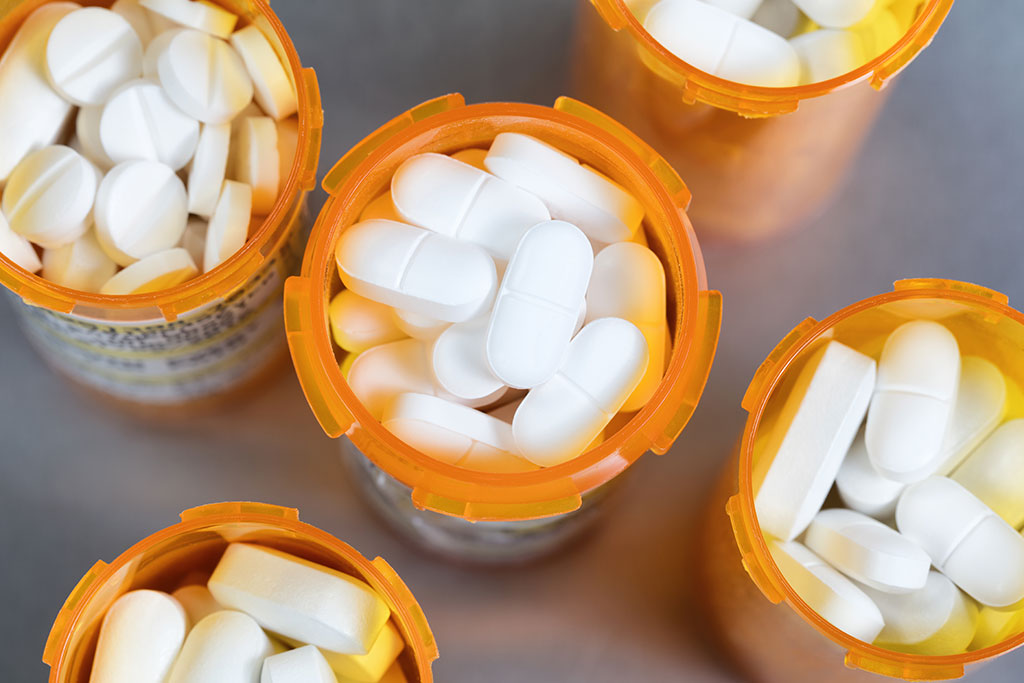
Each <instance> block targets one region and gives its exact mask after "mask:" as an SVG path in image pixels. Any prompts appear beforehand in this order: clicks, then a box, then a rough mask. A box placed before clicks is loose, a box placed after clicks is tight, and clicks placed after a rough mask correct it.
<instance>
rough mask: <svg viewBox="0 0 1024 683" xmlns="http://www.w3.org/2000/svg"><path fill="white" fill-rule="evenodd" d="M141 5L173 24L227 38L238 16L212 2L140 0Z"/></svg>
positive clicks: (233, 28)
mask: <svg viewBox="0 0 1024 683" xmlns="http://www.w3.org/2000/svg"><path fill="white" fill-rule="evenodd" d="M139 4H141V5H142V6H143V7H145V8H146V9H148V10H149V11H150V12H153V13H154V14H158V15H160V16H162V17H164V18H165V19H168V20H170V21H172V22H174V23H175V24H180V25H182V26H187V27H189V28H194V29H196V30H199V31H204V32H206V33H209V34H212V35H215V36H217V37H218V38H227V37H228V36H230V35H231V32H232V31H233V30H235V24H236V23H238V17H237V16H236V15H234V14H232V13H231V12H229V11H227V10H226V9H224V8H223V7H218V6H217V5H215V4H213V3H212V2H195V1H194V0H140V3H139Z"/></svg>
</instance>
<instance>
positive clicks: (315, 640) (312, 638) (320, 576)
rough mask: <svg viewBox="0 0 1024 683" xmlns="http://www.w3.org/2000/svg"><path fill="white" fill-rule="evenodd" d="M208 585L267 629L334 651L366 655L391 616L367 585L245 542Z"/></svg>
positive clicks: (229, 554)
mask: <svg viewBox="0 0 1024 683" xmlns="http://www.w3.org/2000/svg"><path fill="white" fill-rule="evenodd" d="M207 587H208V588H209V589H210V592H211V593H213V597H215V598H216V599H217V602H219V603H220V604H222V605H224V606H225V607H228V608H231V609H238V610H242V611H244V612H245V613H246V614H249V615H251V616H252V617H253V618H255V619H256V620H257V621H258V622H259V623H260V624H261V625H262V626H263V627H264V628H266V629H267V630H269V631H272V632H274V633H277V634H279V635H281V636H284V637H286V638H292V639H295V640H298V641H300V642H303V643H308V644H310V645H316V646H317V647H320V648H324V649H326V650H330V651H332V652H341V653H345V654H366V653H367V652H369V650H370V646H371V645H373V642H374V640H376V638H377V636H378V635H380V632H381V630H382V629H383V628H384V624H385V623H386V622H387V620H388V618H389V617H390V616H391V610H390V608H389V607H388V606H387V603H385V602H384V600H383V599H381V597H380V596H379V595H377V593H376V591H374V590H373V588H371V587H370V586H369V585H368V584H366V583H365V582H364V581H361V580H359V579H357V578H355V577H352V576H349V575H347V574H343V573H341V572H339V571H337V570H335V569H331V568H329V567H325V566H323V565H319V564H316V563H314V562H310V561H308V560H305V559H302V558H300V557H295V556H293V555H289V554H287V553H283V552H281V551H279V550H274V549H271V548H265V547H262V546H255V545H248V544H244V543H232V544H231V545H229V546H228V548H227V550H226V551H224V556H223V557H221V559H220V562H219V563H218V564H217V568H216V569H215V570H214V572H213V576H211V577H210V581H209V583H208V584H207Z"/></svg>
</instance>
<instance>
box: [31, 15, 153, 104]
mask: <svg viewBox="0 0 1024 683" xmlns="http://www.w3.org/2000/svg"><path fill="white" fill-rule="evenodd" d="M46 67H47V73H48V74H49V76H50V83H52V84H53V87H54V88H55V89H56V90H57V91H58V92H59V93H61V94H62V95H64V97H66V98H67V99H68V100H70V101H71V102H73V103H75V104H77V105H79V106H96V105H99V104H103V103H104V102H106V101H107V99H108V98H109V97H110V96H111V94H113V92H114V91H115V90H116V89H117V88H119V87H120V86H121V85H123V84H124V83H127V82H128V81H130V80H132V79H135V78H138V77H139V76H141V75H142V42H141V41H140V40H139V37H138V35H137V34H136V33H135V30H134V29H133V28H132V26H131V24H129V23H128V22H127V21H126V20H125V19H124V18H123V17H122V16H120V15H119V14H116V13H115V12H111V11H110V10H108V9H104V8H102V7H86V8H84V9H80V10H76V11H74V12H72V13H71V14H69V15H67V16H66V17H64V18H63V19H61V20H60V21H59V22H57V25H56V26H54V27H53V32H51V33H50V39H49V40H48V41H47V44H46Z"/></svg>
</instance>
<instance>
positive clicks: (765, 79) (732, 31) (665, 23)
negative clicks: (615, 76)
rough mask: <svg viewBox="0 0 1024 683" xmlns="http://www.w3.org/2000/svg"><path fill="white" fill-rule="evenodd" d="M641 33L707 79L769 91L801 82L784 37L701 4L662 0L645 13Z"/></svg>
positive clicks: (689, 0) (692, 0) (794, 57)
mask: <svg viewBox="0 0 1024 683" xmlns="http://www.w3.org/2000/svg"><path fill="white" fill-rule="evenodd" d="M644 28H645V29H646V30H647V32H648V33H650V34H651V36H652V37H653V38H654V39H655V40H657V41H658V42H659V43H661V45H662V46H663V47H664V48H665V49H667V50H668V51H670V52H671V53H672V54H674V55H675V56H677V57H679V59H682V60H683V61H685V62H688V63H689V64H692V65H693V66H695V67H697V68H698V69H700V70H701V71H706V72H707V73H709V74H713V75H715V76H719V77H721V78H725V79H728V80H731V81H736V82H737V83H745V84H747V85H757V86H763V87H769V88H780V87H781V88H785V87H791V86H795V85H799V83H800V60H799V58H798V57H797V54H796V52H795V51H794V50H793V47H792V46H791V45H790V44H789V43H787V42H786V39H785V38H783V37H781V36H779V35H776V34H774V33H772V32H771V31H769V30H768V29H765V28H762V27H761V26H758V25H757V24H755V23H753V22H751V21H747V20H746V19H743V18H741V17H738V16H736V15H734V14H731V13H730V12H727V11H725V10H724V9H721V8H719V7H715V6H713V5H710V4H708V3H706V2H701V0H662V1H661V2H659V3H658V4H657V5H655V6H654V7H653V8H651V11H650V12H648V13H647V16H646V18H645V19H644Z"/></svg>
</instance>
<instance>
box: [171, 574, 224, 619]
mask: <svg viewBox="0 0 1024 683" xmlns="http://www.w3.org/2000/svg"><path fill="white" fill-rule="evenodd" d="M171 597H173V598H174V599H175V600H177V601H178V603H179V604H181V606H182V607H183V608H184V609H185V614H187V615H188V620H189V623H191V624H192V625H193V626H195V625H196V624H198V623H199V622H200V621H202V620H203V619H205V618H206V617H208V616H210V615H211V614H213V613H214V612H220V611H221V610H223V609H224V607H223V606H221V604H220V603H219V602H217V600H216V599H215V598H214V597H213V593H211V592H210V589H209V588H207V587H206V586H203V585H199V584H194V585H191V586H182V587H181V588H179V589H178V590H176V591H174V592H173V593H171Z"/></svg>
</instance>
